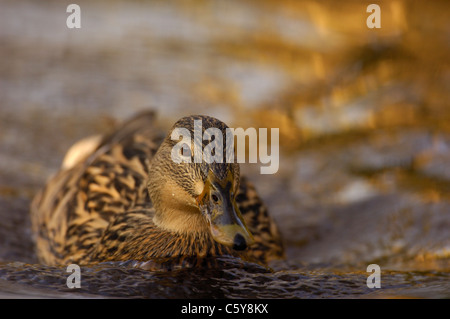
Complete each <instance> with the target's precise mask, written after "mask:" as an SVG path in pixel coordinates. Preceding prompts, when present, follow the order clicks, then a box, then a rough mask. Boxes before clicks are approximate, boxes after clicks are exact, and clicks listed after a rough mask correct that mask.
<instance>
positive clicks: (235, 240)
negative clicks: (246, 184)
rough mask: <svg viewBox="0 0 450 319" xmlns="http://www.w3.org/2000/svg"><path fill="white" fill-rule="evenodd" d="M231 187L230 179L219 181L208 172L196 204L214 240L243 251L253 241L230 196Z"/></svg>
mask: <svg viewBox="0 0 450 319" xmlns="http://www.w3.org/2000/svg"><path fill="white" fill-rule="evenodd" d="M232 185H233V183H232V180H231V178H230V177H228V178H226V180H225V181H220V180H217V179H216V178H215V176H214V175H213V174H212V173H211V172H210V174H209V175H208V178H207V180H206V183H205V186H204V189H203V192H202V194H200V196H199V197H198V198H197V203H198V205H199V208H200V211H201V212H202V214H203V215H204V216H205V217H206V219H207V220H208V221H209V224H210V229H211V234H212V236H213V238H214V240H215V241H217V242H218V243H221V244H223V245H226V246H229V247H233V249H235V250H244V249H245V248H247V247H248V246H249V245H251V244H252V243H253V242H254V240H253V236H252V234H251V233H250V231H249V230H248V229H247V227H246V226H245V222H244V219H243V218H242V215H241V212H240V211H239V208H238V206H237V204H236V201H235V198H234V197H233V196H232V192H231V188H232Z"/></svg>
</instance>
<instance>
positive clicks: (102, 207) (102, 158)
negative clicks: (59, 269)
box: [31, 112, 284, 265]
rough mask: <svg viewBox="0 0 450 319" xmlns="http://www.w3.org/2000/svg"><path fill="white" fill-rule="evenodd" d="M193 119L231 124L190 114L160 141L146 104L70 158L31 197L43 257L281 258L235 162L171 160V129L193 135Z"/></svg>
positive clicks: (51, 260)
mask: <svg viewBox="0 0 450 319" xmlns="http://www.w3.org/2000/svg"><path fill="white" fill-rule="evenodd" d="M194 120H202V124H203V127H202V129H203V132H204V131H205V130H206V129H208V128H213V127H214V128H218V129H220V130H221V131H222V133H225V130H226V128H227V126H226V125H225V124H224V123H222V122H221V121H219V120H217V119H215V118H212V117H207V116H190V117H184V118H182V119H180V120H179V121H178V122H176V123H175V124H174V126H173V127H172V129H171V130H170V131H169V134H168V135H167V137H166V138H165V139H164V140H163V141H162V143H161V140H162V139H161V137H160V136H159V134H155V131H156V130H155V128H154V124H153V121H154V115H153V113H151V112H147V113H143V114H140V115H138V116H136V117H135V118H133V119H131V120H130V121H128V122H127V123H125V124H124V125H123V126H122V127H121V128H120V129H119V130H117V131H116V132H115V133H113V134H111V135H109V136H107V137H106V138H103V140H102V141H101V142H100V143H97V144H98V145H97V146H96V147H95V148H93V149H92V151H91V152H90V153H88V154H85V156H83V157H82V158H81V159H79V160H78V162H76V163H74V164H70V165H68V166H69V167H64V166H63V169H62V170H61V171H60V172H58V173H57V174H56V176H54V177H53V178H52V179H51V180H50V181H49V183H48V184H47V185H46V187H45V188H44V189H43V190H42V191H41V192H40V193H39V194H37V196H36V197H35V199H34V200H33V203H32V206H31V219H32V227H33V232H34V234H35V237H36V244H37V255H38V257H39V259H40V260H41V261H42V262H44V263H46V264H50V265H56V264H66V265H67V264H69V263H78V264H86V263H94V262H103V261H123V260H138V261H147V260H151V259H155V258H171V257H184V256H186V257H197V256H203V257H205V256H219V255H225V254H228V255H233V256H239V257H241V258H244V259H247V260H250V261H258V262H261V263H267V262H268V261H269V260H271V259H277V258H281V257H282V256H283V254H284V251H283V247H282V242H281V239H280V235H279V231H278V229H277V227H276V225H275V223H274V221H273V220H272V218H271V217H270V216H269V215H268V214H267V209H266V207H265V206H264V205H263V203H262V202H261V200H260V199H259V197H258V195H257V194H256V192H255V190H254V188H253V186H252V185H251V184H250V183H249V182H248V181H247V180H246V179H245V178H240V175H239V164H238V163H225V162H224V163H214V162H212V163H210V164H208V163H207V162H206V161H205V160H203V162H201V163H195V161H192V163H184V162H182V163H176V162H174V161H173V160H172V157H171V152H172V149H173V147H174V145H175V144H177V143H178V141H174V140H172V138H171V135H172V132H173V130H174V129H176V128H183V129H187V130H188V131H189V132H190V133H191V136H194V135H193V131H194ZM224 136H225V135H224ZM224 140H225V139H224ZM203 143H205V142H203ZM158 144H160V146H159V148H158V147H157V145H158ZM189 147H192V145H189V146H188V147H187V149H184V150H185V151H186V152H187V151H190V150H189ZM190 154H191V153H190V152H187V155H186V154H185V155H186V156H190ZM192 154H193V152H192Z"/></svg>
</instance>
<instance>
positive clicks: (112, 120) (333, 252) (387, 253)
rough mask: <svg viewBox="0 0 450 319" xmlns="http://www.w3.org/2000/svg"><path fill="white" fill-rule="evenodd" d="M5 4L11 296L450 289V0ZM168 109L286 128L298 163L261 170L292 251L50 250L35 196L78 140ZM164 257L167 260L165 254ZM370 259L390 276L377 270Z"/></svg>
mask: <svg viewBox="0 0 450 319" xmlns="http://www.w3.org/2000/svg"><path fill="white" fill-rule="evenodd" d="M77 3H78V4H79V5H80V7H81V10H82V28H81V29H80V30H69V29H67V27H66V26H65V19H66V17H67V13H66V12H65V9H66V8H65V5H64V4H60V3H59V2H57V1H41V2H40V4H39V5H36V4H35V3H34V2H32V1H21V2H20V3H16V2H12V1H1V2H0V6H1V10H0V42H1V46H0V56H1V57H2V59H0V60H1V62H0V297H16V298H17V297H18V298H28V297H31V298H35V297H48V298H74V297H76V298H106V297H125V298H127V297H130V298H204V297H206V298H386V297H387V298H394V297H421V298H449V297H450V281H449V275H450V263H449V260H450V203H449V201H450V197H449V194H450V192H449V191H450V175H449V170H448V167H449V164H450V126H449V123H450V108H449V105H448V101H449V96H448V92H450V87H449V83H450V81H449V78H450V73H449V71H448V70H449V68H448V66H449V64H448V54H449V43H450V41H449V39H448V37H449V34H450V33H449V27H448V23H447V17H446V16H445V12H448V9H449V8H448V6H449V5H448V4H447V2H445V1H433V2H432V3H424V2H421V1H387V2H383V3H381V8H382V28H381V29H379V30H370V29H368V28H367V26H366V25H365V19H366V18H367V13H366V8H365V6H364V5H363V4H359V3H356V2H348V3H343V4H342V6H339V8H336V7H335V6H334V5H333V3H332V2H326V1H324V2H321V3H317V2H302V3H296V2H290V1H286V2H277V4H276V5H275V2H272V1H261V2H258V4H256V3H255V2H252V1H248V2H246V3H241V2H238V1H227V2H214V1H206V2H202V3H201V4H200V3H197V2H195V1H185V2H180V3H177V4H176V5H175V4H165V3H163V2H151V3H147V2H140V1H133V2H130V1H128V2H120V1H113V2H112V1H108V2H106V1H105V2H96V4H90V3H88V2H84V1H79V2H77ZM147 107H151V108H153V109H156V110H158V112H159V116H160V126H161V128H162V129H167V127H169V126H170V125H171V124H172V123H173V122H174V121H176V120H177V119H178V118H180V117H182V116H184V115H188V114H193V113H203V114H208V115H212V116H216V117H218V118H220V119H221V120H223V121H224V122H226V123H227V124H228V125H229V126H230V127H244V128H246V127H250V126H252V127H278V128H280V150H281V154H280V170H279V172H278V173H277V174H275V175H260V174H259V165H258V164H245V165H243V167H242V171H243V172H244V173H245V174H246V175H247V176H249V178H250V180H252V181H253V182H254V183H255V184H256V185H257V189H258V191H259V193H260V195H261V197H262V198H263V199H264V201H265V203H266V204H267V206H268V207H269V210H270V213H271V214H272V216H273V217H274V218H275V219H276V221H277V223H278V225H279V226H280V229H281V232H282V234H283V238H284V241H285V244H286V249H287V259H286V260H284V261H280V262H277V263H275V264H271V265H270V267H269V268H265V267H262V266H260V265H257V264H252V263H246V262H243V261H240V260H238V259H236V258H232V257H226V256H225V257H221V258H219V259H217V260H214V263H215V266H214V267H200V268H195V269H174V270H171V271H155V270H149V269H148V264H147V265H146V264H139V263H135V262H133V261H129V262H125V263H103V264H99V265H93V266H90V267H87V266H85V267H82V269H81V272H82V277H81V288H79V289H69V288H68V287H67V285H66V280H67V277H68V276H69V273H67V272H66V269H65V267H48V266H45V265H40V264H39V263H38V261H37V259H36V256H35V253H34V244H33V241H32V239H31V232H30V222H29V216H28V209H29V204H30V201H31V199H32V197H33V196H34V194H35V193H36V191H37V190H38V189H39V188H40V187H42V185H43V184H44V183H45V182H46V180H47V179H48V177H49V176H51V175H52V174H53V173H54V172H56V170H57V169H58V167H59V165H60V163H61V160H62V158H63V156H64V154H65V152H66V151H67V149H68V148H69V147H70V145H71V144H72V143H74V142H75V141H77V140H78V139H80V138H83V137H85V136H88V135H92V134H99V133H103V132H106V131H109V130H111V129H113V128H114V127H115V126H116V125H117V123H118V122H120V121H122V120H124V119H126V118H127V117H128V116H130V115H132V114H134V113H135V112H136V111H138V110H141V109H143V108H147ZM155 262H156V261H155ZM369 264H378V265H379V266H380V268H381V288H380V289H371V288H368V287H367V285H366V280H367V277H368V276H369V275H370V273H368V272H367V271H366V268H367V266H368V265H369Z"/></svg>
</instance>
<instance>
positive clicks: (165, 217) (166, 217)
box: [150, 181, 210, 234]
mask: <svg viewBox="0 0 450 319" xmlns="http://www.w3.org/2000/svg"><path fill="white" fill-rule="evenodd" d="M158 186H159V187H157V188H154V189H153V194H150V195H151V198H152V201H153V205H154V207H155V210H156V212H155V216H154V218H153V222H154V223H155V225H156V226H158V227H160V228H162V229H165V230H168V231H171V232H175V233H178V234H190V233H192V234H195V233H199V234H202V233H205V234H209V232H210V230H209V226H208V224H207V222H206V220H205V218H204V217H203V216H202V214H201V212H200V210H199V209H198V206H197V203H196V202H195V200H194V199H193V198H192V196H191V195H189V194H188V193H187V192H186V191H185V190H183V189H182V188H181V187H180V186H178V185H176V184H174V183H171V182H169V181H166V182H165V183H164V184H162V185H158Z"/></svg>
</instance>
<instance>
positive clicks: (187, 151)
mask: <svg viewBox="0 0 450 319" xmlns="http://www.w3.org/2000/svg"><path fill="white" fill-rule="evenodd" d="M181 155H183V156H186V157H190V156H191V148H190V147H189V146H188V145H187V144H183V147H182V148H181Z"/></svg>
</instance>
